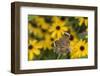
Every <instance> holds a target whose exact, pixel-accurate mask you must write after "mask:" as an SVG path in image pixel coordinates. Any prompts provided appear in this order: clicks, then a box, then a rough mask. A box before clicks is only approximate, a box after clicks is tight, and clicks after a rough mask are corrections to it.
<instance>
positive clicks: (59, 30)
mask: <svg viewBox="0 0 100 76" xmlns="http://www.w3.org/2000/svg"><path fill="white" fill-rule="evenodd" d="M67 30H68V28H67V27H66V26H65V22H62V21H60V20H59V18H57V17H55V19H54V22H53V24H52V26H51V28H50V29H49V31H50V32H51V33H52V34H51V36H52V37H53V38H56V39H58V40H59V38H61V37H62V35H63V34H64V32H65V31H67Z"/></svg>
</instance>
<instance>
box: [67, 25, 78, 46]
mask: <svg viewBox="0 0 100 76" xmlns="http://www.w3.org/2000/svg"><path fill="white" fill-rule="evenodd" d="M67 32H68V33H69V34H70V37H69V40H70V46H73V45H75V44H76V43H77V41H78V36H77V34H76V32H75V31H74V30H73V28H72V27H71V26H68V31H67Z"/></svg>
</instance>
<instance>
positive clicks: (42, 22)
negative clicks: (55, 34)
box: [35, 16, 49, 30]
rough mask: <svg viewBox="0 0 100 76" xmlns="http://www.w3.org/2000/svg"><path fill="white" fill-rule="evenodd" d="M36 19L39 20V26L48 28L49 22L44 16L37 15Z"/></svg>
mask: <svg viewBox="0 0 100 76" xmlns="http://www.w3.org/2000/svg"><path fill="white" fill-rule="evenodd" d="M35 20H36V22H37V25H38V27H40V28H42V29H44V30H48V28H49V24H48V23H46V22H45V20H44V17H41V16H37V17H36V18H35Z"/></svg>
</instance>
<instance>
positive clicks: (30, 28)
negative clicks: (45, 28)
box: [28, 23, 33, 33]
mask: <svg viewBox="0 0 100 76" xmlns="http://www.w3.org/2000/svg"><path fill="white" fill-rule="evenodd" d="M28 31H29V33H32V31H33V27H32V25H31V23H28Z"/></svg>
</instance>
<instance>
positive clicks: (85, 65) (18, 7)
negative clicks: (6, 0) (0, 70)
mask: <svg viewBox="0 0 100 76" xmlns="http://www.w3.org/2000/svg"><path fill="white" fill-rule="evenodd" d="M86 69H97V7H93V6H77V5H61V4H45V3H27V2H13V3H12V4H11V72H12V73H15V74H22V73H39V72H56V71H72V70H86Z"/></svg>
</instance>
